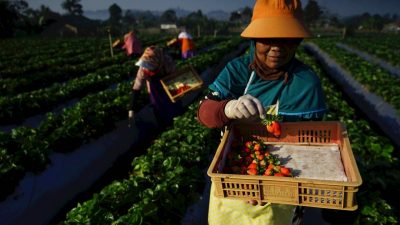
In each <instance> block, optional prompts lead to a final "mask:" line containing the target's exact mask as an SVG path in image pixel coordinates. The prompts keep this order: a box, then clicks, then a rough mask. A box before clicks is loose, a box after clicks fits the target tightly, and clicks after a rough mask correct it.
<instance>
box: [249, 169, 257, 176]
mask: <svg viewBox="0 0 400 225" xmlns="http://www.w3.org/2000/svg"><path fill="white" fill-rule="evenodd" d="M247 174H249V175H257V169H248V170H247Z"/></svg>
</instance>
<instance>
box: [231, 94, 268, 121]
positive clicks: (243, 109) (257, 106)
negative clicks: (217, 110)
mask: <svg viewBox="0 0 400 225" xmlns="http://www.w3.org/2000/svg"><path fill="white" fill-rule="evenodd" d="M224 112H225V115H226V116H227V117H228V118H229V119H245V118H250V117H252V116H256V115H258V116H259V117H260V118H265V110H264V107H263V106H262V104H261V102H260V100H258V99H257V98H254V97H253V96H251V95H248V94H247V95H243V96H240V97H239V98H238V99H237V100H231V101H229V102H228V103H227V104H226V105H225V109H224Z"/></svg>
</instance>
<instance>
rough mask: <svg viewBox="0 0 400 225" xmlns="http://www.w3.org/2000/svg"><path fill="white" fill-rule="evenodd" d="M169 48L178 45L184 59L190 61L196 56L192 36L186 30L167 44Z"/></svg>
mask: <svg viewBox="0 0 400 225" xmlns="http://www.w3.org/2000/svg"><path fill="white" fill-rule="evenodd" d="M167 45H168V46H174V45H178V46H179V47H180V49H181V57H182V59H188V58H191V57H193V56H194V55H195V45H194V41H193V37H192V35H190V34H189V33H188V32H186V30H185V29H182V31H181V32H180V33H179V35H178V38H174V39H172V40H171V41H169V42H168V43H167Z"/></svg>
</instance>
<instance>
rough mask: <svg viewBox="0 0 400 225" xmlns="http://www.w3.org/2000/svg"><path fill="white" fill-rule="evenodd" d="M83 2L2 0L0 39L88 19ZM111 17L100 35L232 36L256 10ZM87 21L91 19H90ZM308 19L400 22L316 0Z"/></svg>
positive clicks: (314, 23) (116, 9) (370, 25)
mask: <svg viewBox="0 0 400 225" xmlns="http://www.w3.org/2000/svg"><path fill="white" fill-rule="evenodd" d="M80 2H81V0H64V1H63V2H62V3H61V7H62V8H63V10H65V14H60V13H57V12H54V11H52V10H51V9H50V8H49V7H48V6H45V5H41V6H40V8H39V9H32V8H30V7H29V4H28V2H27V1H25V0H0V38H10V37H15V36H23V35H24V36H26V35H37V34H40V33H41V32H42V31H43V30H45V29H46V28H47V27H48V26H50V25H51V24H53V23H54V22H56V21H59V20H60V19H61V18H63V17H66V16H69V17H77V18H85V17H84V9H83V7H82V5H81V3H80ZM108 12H109V18H108V19H107V20H105V21H97V25H98V26H99V27H100V28H99V29H97V30H98V31H99V32H104V31H105V30H111V32H112V33H113V34H115V35H120V34H122V33H124V32H126V31H128V30H133V29H145V28H149V27H160V24H176V25H177V26H178V27H185V28H186V29H188V30H189V31H190V32H191V33H193V34H198V35H200V34H216V33H218V34H228V33H230V32H232V31H234V30H236V31H240V30H241V29H243V28H244V27H245V26H246V25H247V24H248V23H249V22H250V20H251V16H252V9H251V8H249V7H245V8H243V9H241V10H236V11H233V12H231V13H230V16H229V19H228V20H227V21H220V20H215V19H211V18H208V17H207V16H206V15H205V14H203V12H202V11H201V10H197V11H194V12H191V13H189V14H188V15H186V16H183V17H178V16H177V14H176V12H175V11H174V10H173V9H167V10H166V11H164V12H163V13H162V14H161V15H159V16H156V15H154V14H153V13H152V12H151V11H140V12H139V11H133V10H123V9H122V8H121V7H120V6H119V5H117V4H115V3H113V4H111V5H110V6H109V8H108ZM86 19H87V18H86ZM304 20H305V22H306V24H307V25H308V26H309V27H311V28H321V27H326V26H330V27H335V28H344V27H346V28H352V29H356V28H359V27H362V28H364V29H369V30H376V31H380V30H382V28H383V26H384V25H385V24H387V23H390V22H394V21H398V20H399V15H397V14H393V15H388V14H387V15H383V16H382V15H378V14H376V15H370V14H369V13H364V14H362V15H356V16H353V17H349V18H342V19H339V17H338V16H337V15H335V14H332V13H330V12H329V11H328V10H326V9H323V8H321V6H319V4H318V2H317V1H316V0H309V1H308V3H307V5H306V6H304Z"/></svg>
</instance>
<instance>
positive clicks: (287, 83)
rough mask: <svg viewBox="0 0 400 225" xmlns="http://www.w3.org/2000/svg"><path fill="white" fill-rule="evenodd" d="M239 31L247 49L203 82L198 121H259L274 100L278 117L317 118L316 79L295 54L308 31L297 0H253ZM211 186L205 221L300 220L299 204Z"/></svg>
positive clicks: (271, 224) (320, 102)
mask: <svg viewBox="0 0 400 225" xmlns="http://www.w3.org/2000/svg"><path fill="white" fill-rule="evenodd" d="M241 36H242V37H243V38H246V39H249V41H250V49H249V52H248V54H246V55H244V56H241V57H239V58H236V59H233V60H232V61H231V62H229V63H228V64H227V65H226V66H225V68H224V69H223V70H222V71H221V72H220V74H219V75H218V77H217V78H216V79H215V80H214V82H213V83H212V84H210V85H209V87H208V88H209V92H208V94H207V95H206V97H205V99H204V100H202V101H201V102H200V105H199V108H198V112H197V117H198V120H199V122H200V123H201V124H203V125H204V126H206V127H209V128H223V127H224V126H226V125H228V124H229V123H230V122H232V121H234V120H242V119H243V120H244V119H246V120H255V121H261V120H260V118H264V117H265V113H266V108H269V107H270V106H276V108H277V114H278V115H280V116H281V117H282V118H283V121H300V120H321V119H323V116H324V114H325V112H326V110H327V108H326V105H325V97H324V93H323V90H322V87H321V84H320V80H319V78H318V76H317V75H316V74H315V72H314V71H312V69H311V68H310V67H309V66H307V65H305V64H303V62H301V61H299V60H298V59H297V58H296V57H295V52H296V49H297V47H298V46H299V44H300V43H301V41H302V40H303V39H304V38H307V37H310V36H311V34H310V33H309V31H308V30H307V29H306V27H305V26H304V23H303V19H302V9H301V2H300V0H257V1H256V3H255V5H254V8H253V15H252V19H251V22H250V24H249V25H248V26H247V27H246V28H245V29H244V31H243V32H242V33H241ZM278 100H279V101H278ZM278 102H279V107H278V106H277V105H278V104H277V103H278ZM214 190H215V184H212V185H211V192H210V202H209V214H208V222H209V224H210V225H215V224H224V225H228V224H268V225H275V224H276V225H288V224H299V223H300V222H301V218H302V213H303V209H302V207H296V206H292V205H283V204H271V203H267V204H258V202H257V200H250V201H239V200H232V199H224V198H217V197H215V196H214V194H213V193H214Z"/></svg>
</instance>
